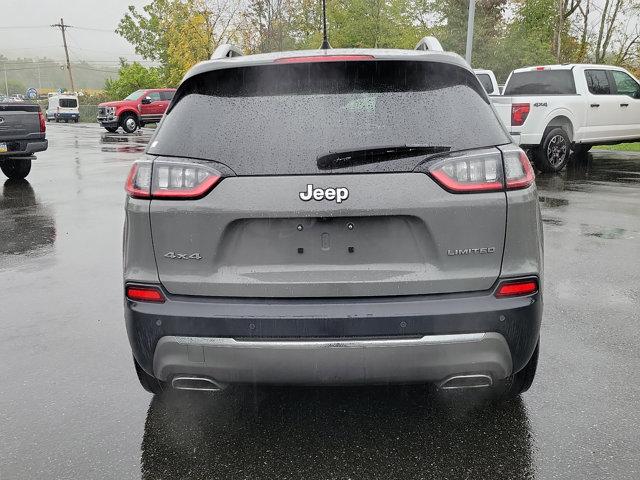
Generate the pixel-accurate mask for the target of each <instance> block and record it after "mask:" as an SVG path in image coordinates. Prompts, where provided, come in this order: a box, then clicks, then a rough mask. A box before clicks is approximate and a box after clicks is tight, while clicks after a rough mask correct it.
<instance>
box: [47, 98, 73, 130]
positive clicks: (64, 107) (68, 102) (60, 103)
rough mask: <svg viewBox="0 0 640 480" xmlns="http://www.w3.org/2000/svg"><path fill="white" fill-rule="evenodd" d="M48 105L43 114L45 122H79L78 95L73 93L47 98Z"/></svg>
mask: <svg viewBox="0 0 640 480" xmlns="http://www.w3.org/2000/svg"><path fill="white" fill-rule="evenodd" d="M48 100H49V104H48V106H47V110H46V112H45V115H46V118H47V122H50V121H51V120H54V121H55V122H56V123H58V122H65V123H69V122H75V123H78V122H79V121H80V110H79V107H78V95H76V94H75V93H57V94H54V95H51V96H49V98H48Z"/></svg>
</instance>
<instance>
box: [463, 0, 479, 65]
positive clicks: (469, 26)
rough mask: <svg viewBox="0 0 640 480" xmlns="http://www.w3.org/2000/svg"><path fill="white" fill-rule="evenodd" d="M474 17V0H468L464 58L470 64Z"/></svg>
mask: <svg viewBox="0 0 640 480" xmlns="http://www.w3.org/2000/svg"><path fill="white" fill-rule="evenodd" d="M475 17H476V0H469V18H468V19H467V51H466V52H465V54H464V59H465V60H466V61H467V63H468V64H469V65H471V53H472V50H473V22H474V20H475Z"/></svg>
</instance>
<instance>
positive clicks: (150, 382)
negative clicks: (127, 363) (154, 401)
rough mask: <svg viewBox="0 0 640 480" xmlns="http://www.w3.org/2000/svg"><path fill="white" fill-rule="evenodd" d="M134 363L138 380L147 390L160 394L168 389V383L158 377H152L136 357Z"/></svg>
mask: <svg viewBox="0 0 640 480" xmlns="http://www.w3.org/2000/svg"><path fill="white" fill-rule="evenodd" d="M133 365H134V367H135V368H136V375H138V380H139V381H140V385H142V388H144V389H145V390H146V391H147V392H149V393H153V394H154V395H160V394H161V393H162V392H164V391H165V390H166V389H167V384H166V383H165V382H162V381H160V380H158V379H157V378H156V377H152V376H151V375H149V374H148V373H147V372H145V371H144V370H143V369H142V367H141V366H140V365H138V362H137V361H136V359H135V358H134V359H133Z"/></svg>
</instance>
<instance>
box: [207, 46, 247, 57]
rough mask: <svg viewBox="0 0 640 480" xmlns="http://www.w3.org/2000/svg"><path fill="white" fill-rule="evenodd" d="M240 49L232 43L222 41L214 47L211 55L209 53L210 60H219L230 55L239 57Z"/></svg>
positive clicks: (240, 54)
mask: <svg viewBox="0 0 640 480" xmlns="http://www.w3.org/2000/svg"><path fill="white" fill-rule="evenodd" d="M241 56H242V50H240V48H239V47H236V46H235V45H233V44H232V43H222V44H220V45H218V48H216V49H215V51H214V52H213V55H211V60H221V59H223V58H231V57H241Z"/></svg>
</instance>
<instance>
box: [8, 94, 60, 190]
mask: <svg viewBox="0 0 640 480" xmlns="http://www.w3.org/2000/svg"><path fill="white" fill-rule="evenodd" d="M46 127H47V125H46V122H45V119H44V115H43V114H42V110H41V109H40V106H39V105H35V104H30V103H25V102H21V103H12V102H6V103H0V169H1V170H2V173H4V174H5V175H6V176H7V177H9V178H11V179H22V178H25V177H26V176H27V175H29V172H30V171H31V160H32V159H33V158H34V156H33V154H34V153H36V152H42V151H43V150H46V149H47V146H48V142H47V140H46V138H45V135H46V133H45V132H46V129H47V128H46Z"/></svg>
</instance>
